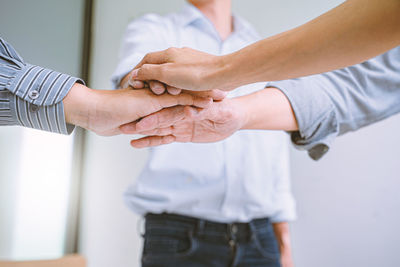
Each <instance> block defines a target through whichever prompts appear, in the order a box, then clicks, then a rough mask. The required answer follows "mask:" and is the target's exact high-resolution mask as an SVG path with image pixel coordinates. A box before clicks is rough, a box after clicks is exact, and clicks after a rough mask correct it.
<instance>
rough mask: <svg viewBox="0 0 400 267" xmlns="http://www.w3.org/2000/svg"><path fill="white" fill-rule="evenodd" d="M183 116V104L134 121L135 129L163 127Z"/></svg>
mask: <svg viewBox="0 0 400 267" xmlns="http://www.w3.org/2000/svg"><path fill="white" fill-rule="evenodd" d="M184 118H185V114H184V106H176V107H171V108H167V109H163V110H161V111H159V112H156V113H153V114H151V115H149V116H147V117H144V118H143V119H141V120H140V121H139V122H138V123H136V125H135V130H136V131H138V132H141V131H148V130H152V129H156V128H165V127H168V126H171V125H174V124H175V123H176V122H178V121H180V120H183V119H184Z"/></svg>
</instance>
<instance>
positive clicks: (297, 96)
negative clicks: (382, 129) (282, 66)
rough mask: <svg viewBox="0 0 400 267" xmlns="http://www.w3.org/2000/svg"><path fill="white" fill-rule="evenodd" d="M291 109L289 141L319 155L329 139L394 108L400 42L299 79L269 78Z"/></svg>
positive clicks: (398, 107) (399, 94) (399, 104)
mask: <svg viewBox="0 0 400 267" xmlns="http://www.w3.org/2000/svg"><path fill="white" fill-rule="evenodd" d="M268 87H275V88H278V89H280V90H281V91H282V92H283V93H284V94H285V95H286V96H287V98H288V100H289V102H290V103H291V105H292V108H293V111H294V113H295V116H296V119H297V122H298V126H299V131H297V132H292V133H291V139H292V142H293V144H294V145H295V146H296V147H297V148H298V149H303V150H307V151H308V153H309V155H310V157H311V158H313V159H314V160H318V159H320V158H321V157H322V156H323V155H324V154H325V153H326V152H327V151H328V150H329V147H330V146H331V144H332V143H333V141H334V140H335V138H336V137H337V136H339V135H342V134H344V133H346V132H349V131H354V130H357V129H359V128H361V127H364V126H367V125H369V124H371V123H374V122H376V121H379V120H383V119H385V118H387V117H389V116H391V115H393V114H396V113H398V112H400V47H398V48H395V49H393V50H391V51H389V52H387V53H385V54H383V55H381V56H378V57H376V58H373V59H371V60H368V61H366V62H364V63H362V64H358V65H355V66H352V67H348V68H344V69H341V70H337V71H333V72H329V73H324V74H320V75H313V76H308V77H304V78H300V79H294V80H288V81H279V82H271V83H269V84H268Z"/></svg>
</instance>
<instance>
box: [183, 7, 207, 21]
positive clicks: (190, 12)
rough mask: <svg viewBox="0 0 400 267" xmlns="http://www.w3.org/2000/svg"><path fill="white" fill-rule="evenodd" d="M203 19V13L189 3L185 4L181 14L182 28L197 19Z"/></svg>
mask: <svg viewBox="0 0 400 267" xmlns="http://www.w3.org/2000/svg"><path fill="white" fill-rule="evenodd" d="M202 18H204V15H203V13H201V11H200V10H198V9H197V8H196V7H195V6H193V5H192V4H189V3H185V5H184V6H183V10H182V12H181V22H182V26H187V25H189V24H191V23H193V22H194V21H196V20H198V19H202Z"/></svg>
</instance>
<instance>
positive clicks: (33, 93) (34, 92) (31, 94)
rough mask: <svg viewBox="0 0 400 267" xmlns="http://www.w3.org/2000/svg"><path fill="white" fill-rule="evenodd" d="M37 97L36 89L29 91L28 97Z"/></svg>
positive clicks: (33, 98)
mask: <svg viewBox="0 0 400 267" xmlns="http://www.w3.org/2000/svg"><path fill="white" fill-rule="evenodd" d="M38 97H39V92H38V91H37V90H32V91H30V92H29V98H30V99H32V100H35V99H37V98H38Z"/></svg>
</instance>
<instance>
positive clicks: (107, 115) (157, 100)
mask: <svg viewBox="0 0 400 267" xmlns="http://www.w3.org/2000/svg"><path fill="white" fill-rule="evenodd" d="M211 101H212V100H211V99H210V98H201V97H197V96H192V95H189V94H180V95H179V96H172V95H168V94H165V95H161V96H156V95H154V94H153V93H151V92H150V91H148V90H132V89H129V88H126V89H120V90H112V91H110V90H94V89H90V88H87V87H86V86H83V85H81V84H75V85H74V86H73V87H72V89H71V90H70V92H69V93H68V94H67V96H66V97H65V98H64V100H63V103H64V110H65V118H66V121H67V123H70V124H74V125H77V126H81V127H83V128H85V129H88V130H91V131H93V132H95V133H97V134H99V135H104V136H110V135H117V134H120V133H121V131H120V128H119V127H120V126H121V125H123V124H127V123H130V122H133V121H136V120H138V119H140V118H142V117H144V116H147V115H149V114H152V113H154V112H157V111H160V110H162V109H163V108H168V107H173V106H177V105H189V106H196V107H201V108H205V107H208V106H209V105H210V104H211Z"/></svg>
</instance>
